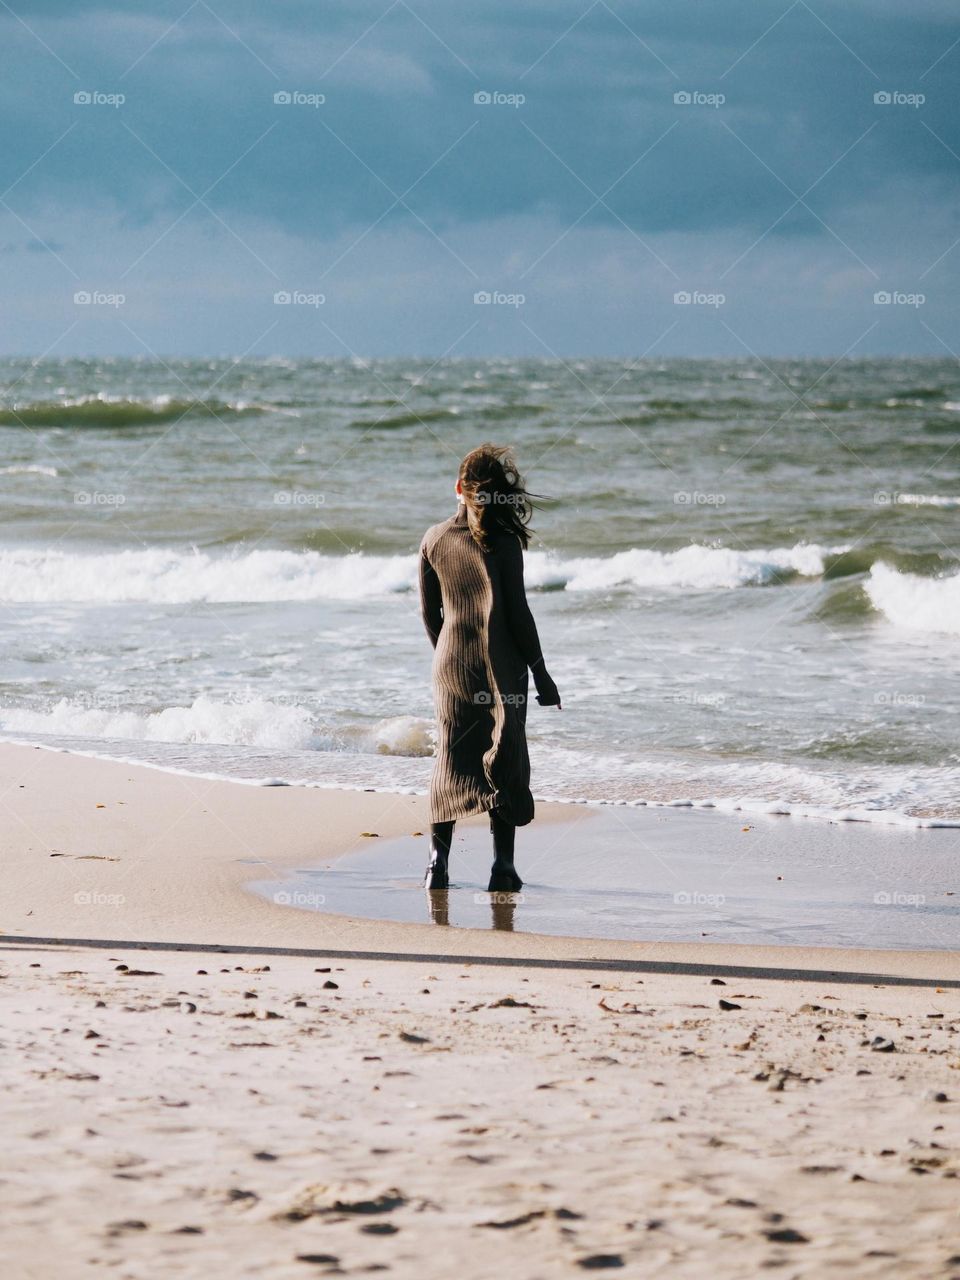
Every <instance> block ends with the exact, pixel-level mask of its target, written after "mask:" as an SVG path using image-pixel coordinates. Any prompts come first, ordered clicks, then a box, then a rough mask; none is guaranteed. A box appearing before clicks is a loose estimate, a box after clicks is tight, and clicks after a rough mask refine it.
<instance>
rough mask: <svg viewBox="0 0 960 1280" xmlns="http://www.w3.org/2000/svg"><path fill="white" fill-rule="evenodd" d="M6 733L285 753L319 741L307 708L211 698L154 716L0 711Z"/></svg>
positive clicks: (85, 710) (69, 704)
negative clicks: (251, 747) (179, 743)
mask: <svg viewBox="0 0 960 1280" xmlns="http://www.w3.org/2000/svg"><path fill="white" fill-rule="evenodd" d="M0 730H2V731H3V732H5V733H10V732H15V733H44V734H58V735H64V736H70V737H84V738H113V739H116V738H127V739H136V740H139V741H142V742H185V743H218V744H223V745H229V746H254V747H271V748H281V749H283V748H285V749H291V748H292V749H306V748H308V747H309V746H310V743H311V740H312V738H313V726H312V721H311V717H310V713H309V712H308V711H306V710H305V709H304V708H303V707H298V706H285V705H282V704H278V703H276V702H270V701H269V700H268V699H266V698H251V699H250V700H248V701H245V702H219V701H217V700H216V699H215V698H209V697H207V696H205V695H201V696H200V697H198V698H197V699H195V701H194V702H193V704H192V705H191V706H189V707H165V708H164V709H163V710H162V711H155V712H149V713H141V712H136V711H125V710H123V709H122V707H120V706H119V705H114V706H103V705H101V706H90V705H87V704H84V703H80V702H75V701H73V700H71V699H69V698H61V699H60V701H59V702H58V703H57V704H56V705H55V706H53V707H51V708H50V709H49V710H48V711H31V710H27V709H23V708H16V707H10V708H0Z"/></svg>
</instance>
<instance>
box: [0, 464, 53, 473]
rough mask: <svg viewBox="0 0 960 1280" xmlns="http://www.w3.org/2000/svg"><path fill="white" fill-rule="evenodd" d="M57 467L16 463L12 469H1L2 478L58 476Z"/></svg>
mask: <svg viewBox="0 0 960 1280" xmlns="http://www.w3.org/2000/svg"><path fill="white" fill-rule="evenodd" d="M59 474H60V473H59V471H58V470H57V468H56V467H45V466H43V465H42V464H41V463H39V462H25V463H19V464H18V463H14V464H13V466H10V467H0V476H27V475H33V476H58V475H59Z"/></svg>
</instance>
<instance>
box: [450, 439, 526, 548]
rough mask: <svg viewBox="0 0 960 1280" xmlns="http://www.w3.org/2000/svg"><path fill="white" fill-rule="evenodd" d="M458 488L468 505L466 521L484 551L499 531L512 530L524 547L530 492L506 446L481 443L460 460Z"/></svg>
mask: <svg viewBox="0 0 960 1280" xmlns="http://www.w3.org/2000/svg"><path fill="white" fill-rule="evenodd" d="M460 488H461V490H462V496H463V500H464V502H465V503H466V507H467V524H468V526H469V528H470V533H471V534H472V536H473V539H474V541H475V542H476V543H477V544H478V545H479V546H480V547H481V548H482V549H483V550H484V551H488V550H489V549H490V545H491V540H492V539H493V538H495V537H496V536H497V535H498V534H503V533H512V534H515V535H516V536H517V537H518V538H519V539H520V545H521V546H522V547H523V548H524V549H526V547H527V544H528V543H529V541H530V529H529V528H528V527H527V526H528V524H529V521H530V517H531V516H532V515H533V503H532V502H531V496H532V495H531V494H529V493H528V492H527V489H526V486H525V485H524V480H523V476H521V474H520V472H519V471H518V470H517V463H516V459H515V458H514V456H513V450H512V449H511V448H510V447H509V446H508V445H499V444H482V445H480V446H479V448H477V449H473V450H471V451H470V453H468V454H467V456H466V457H465V458H464V460H463V461H462V462H461V463H460Z"/></svg>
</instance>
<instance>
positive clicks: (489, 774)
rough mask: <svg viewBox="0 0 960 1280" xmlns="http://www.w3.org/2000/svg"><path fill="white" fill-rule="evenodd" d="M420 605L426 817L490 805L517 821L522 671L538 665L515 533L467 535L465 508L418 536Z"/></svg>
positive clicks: (523, 760) (521, 791) (529, 804)
mask: <svg viewBox="0 0 960 1280" xmlns="http://www.w3.org/2000/svg"><path fill="white" fill-rule="evenodd" d="M420 608H421V613H422V616H423V623H424V626H425V627H426V630H427V634H428V636H429V637H430V641H431V643H432V644H433V646H434V650H435V652H434V658H433V696H434V703H435V707H436V716H437V730H438V740H437V755H436V759H435V762H434V768H433V776H432V778H431V783H430V820H431V822H449V821H452V820H456V819H458V818H466V817H469V816H470V815H471V814H474V813H483V812H484V811H486V810H488V809H496V810H497V812H498V814H499V815H500V816H501V817H502V818H503V819H505V820H506V821H507V822H512V823H513V824H514V825H515V826H518V827H522V826H526V824H527V823H528V822H530V821H531V820H532V819H533V796H532V795H531V794H530V758H529V756H528V754H527V734H526V719H527V684H528V678H527V670H528V668H529V669H530V670H531V671H532V672H533V676H534V680H535V681H537V680H538V677H539V676H540V675H541V674H542V673H544V666H543V654H542V652H541V649H540V639H539V637H538V635H537V626H536V623H535V622H534V620H533V614H532V613H531V612H530V607H529V605H528V604H527V597H526V592H525V590H524V585H523V551H522V548H521V546H520V541H519V539H518V538H517V537H516V535H515V534H512V533H510V534H507V533H502V534H498V535H492V536H491V541H490V550H489V551H484V550H482V548H481V547H480V546H479V545H478V544H477V543H476V542H475V541H474V538H473V536H472V535H471V533H470V529H469V527H468V525H467V510H466V506H465V505H463V504H461V506H460V510H459V511H458V513H457V514H456V515H455V516H452V517H451V518H450V519H449V520H444V521H443V522H442V523H441V524H435V525H433V526H432V528H430V529H428V530H427V532H426V533H425V534H424V536H423V541H422V543H421V544H420Z"/></svg>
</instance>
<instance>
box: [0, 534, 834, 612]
mask: <svg viewBox="0 0 960 1280" xmlns="http://www.w3.org/2000/svg"><path fill="white" fill-rule="evenodd" d="M840 550H843V548H840V547H834V548H825V547H820V546H816V545H813V544H806V543H798V544H797V545H796V546H795V547H776V548H772V549H764V548H759V549H757V550H755V551H735V550H732V549H730V548H727V547H704V546H689V547H682V548H681V549H680V550H678V551H650V550H645V549H641V548H633V549H631V550H629V551H621V552H618V553H617V554H616V555H613V556H587V557H580V558H572V559H566V560H565V559H561V558H559V557H557V556H555V555H552V554H549V553H546V552H541V551H532V552H530V553H529V554H528V556H527V561H526V577H527V583H528V585H529V586H531V587H534V588H537V587H541V588H565V589H567V590H569V591H590V590H604V589H609V588H612V587H631V586H633V587H654V588H671V587H681V588H693V589H700V590H716V589H730V588H734V587H743V586H762V585H764V584H765V583H768V582H771V581H772V580H774V579H775V578H776V577H777V576H778V575H780V574H784V573H796V574H801V575H802V576H804V577H817V576H818V575H819V574H821V573H822V572H823V568H824V557H825V556H826V555H828V554H830V553H831V552H835V551H840ZM416 572H417V561H416V557H415V556H405V555H394V556H375V555H364V554H361V553H359V552H353V553H350V554H347V555H340V556H334V555H323V554H321V553H320V552H316V551H271V550H257V551H247V552H237V553H235V554H232V555H210V554H209V553H207V552H203V551H197V550H193V551H182V550H178V549H176V548H172V547H168V548H162V547H157V548H150V549H146V550H142V549H138V550H127V551H115V552H74V551H63V550H59V549H53V550H50V549H41V548H24V547H10V548H7V549H0V602H4V603H8V604H13V603H41V602H44V601H51V602H52V601H57V602H77V603H91V604H93V603H102V604H110V603H119V602H124V601H129V602H135V601H142V602H149V603H153V604H188V603H192V602H195V601H204V602H208V603H211V604H227V603H238V602H250V603H271V602H280V601H307V600H353V599H362V598H365V597H371V596H381V595H387V594H391V593H394V592H402V591H411V590H413V589H414V587H415V585H416Z"/></svg>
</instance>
